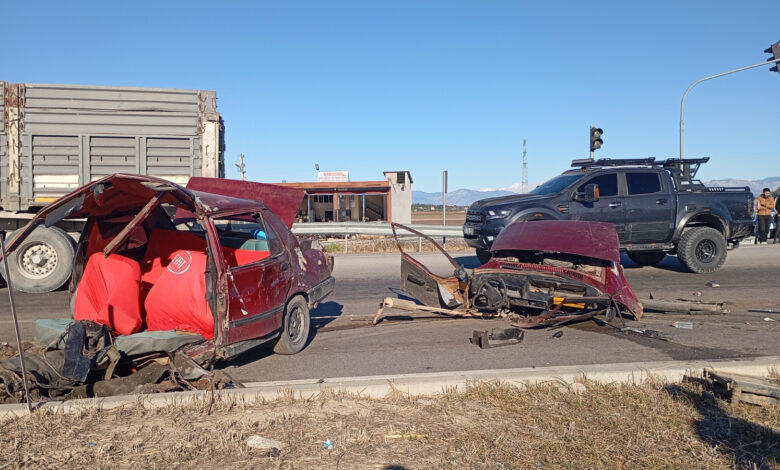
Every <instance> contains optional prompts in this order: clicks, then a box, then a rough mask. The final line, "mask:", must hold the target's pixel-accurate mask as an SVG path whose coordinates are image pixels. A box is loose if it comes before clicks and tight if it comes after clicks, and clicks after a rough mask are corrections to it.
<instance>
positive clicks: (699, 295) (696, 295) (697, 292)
mask: <svg viewBox="0 0 780 470" xmlns="http://www.w3.org/2000/svg"><path fill="white" fill-rule="evenodd" d="M693 296H694V297H701V292H699V291H696V292H694V293H693Z"/></svg>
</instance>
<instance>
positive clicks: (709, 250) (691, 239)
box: [677, 227, 726, 274]
mask: <svg viewBox="0 0 780 470" xmlns="http://www.w3.org/2000/svg"><path fill="white" fill-rule="evenodd" d="M677 257H678V258H679V259H680V262H681V263H682V265H683V266H685V267H686V268H688V269H689V270H690V271H691V272H694V273H698V274H705V273H714V272H715V271H717V270H718V269H720V267H721V266H723V263H725V262H726V240H725V239H724V238H723V234H721V233H720V232H719V231H717V230H715V229H714V228H712V227H692V228H689V229H688V230H686V231H685V232H683V234H682V236H681V237H680V243H679V244H678V245H677Z"/></svg>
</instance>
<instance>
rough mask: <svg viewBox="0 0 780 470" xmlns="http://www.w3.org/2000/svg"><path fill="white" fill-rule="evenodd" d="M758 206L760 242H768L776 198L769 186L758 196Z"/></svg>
mask: <svg viewBox="0 0 780 470" xmlns="http://www.w3.org/2000/svg"><path fill="white" fill-rule="evenodd" d="M756 207H757V208H758V243H766V238H767V234H768V233H769V226H770V225H771V224H772V209H774V208H775V198H773V197H772V193H771V192H770V191H769V188H764V191H763V192H762V193H761V195H760V196H758V197H757V198H756Z"/></svg>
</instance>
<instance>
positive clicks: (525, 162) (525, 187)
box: [520, 139, 528, 194]
mask: <svg viewBox="0 0 780 470" xmlns="http://www.w3.org/2000/svg"><path fill="white" fill-rule="evenodd" d="M525 143H526V140H525V139H523V183H522V184H521V186H520V188H521V190H522V191H523V194H525V193H527V192H528V157H527V153H528V152H527V150H526V148H525Z"/></svg>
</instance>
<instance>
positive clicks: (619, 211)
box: [569, 172, 627, 243]
mask: <svg viewBox="0 0 780 470" xmlns="http://www.w3.org/2000/svg"><path fill="white" fill-rule="evenodd" d="M618 176H619V173H618V172H609V173H601V174H597V175H594V176H591V177H590V178H585V179H584V180H583V181H582V183H580V185H579V186H577V188H576V190H575V191H577V192H584V191H585V186H587V185H589V184H596V185H598V190H599V199H598V201H595V202H583V201H572V202H570V203H569V218H570V219H571V220H590V221H595V222H609V223H611V224H614V225H615V230H616V231H617V234H618V239H619V240H620V242H621V243H625V240H626V239H627V236H626V210H625V207H624V205H623V197H622V196H621V194H620V184H619V178H618Z"/></svg>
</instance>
